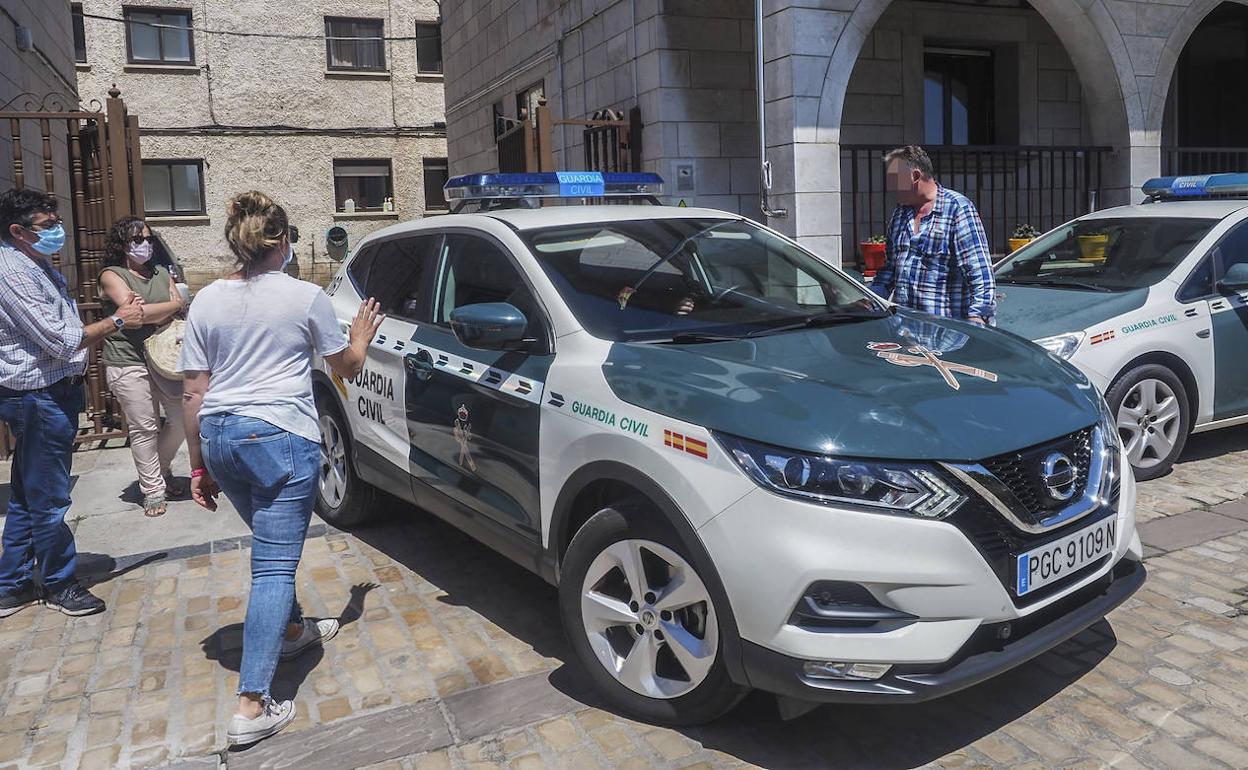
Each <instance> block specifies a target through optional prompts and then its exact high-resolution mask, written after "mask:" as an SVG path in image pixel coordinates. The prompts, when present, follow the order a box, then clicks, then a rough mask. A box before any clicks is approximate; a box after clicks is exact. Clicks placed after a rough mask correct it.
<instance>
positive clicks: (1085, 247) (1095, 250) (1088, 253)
mask: <svg viewBox="0 0 1248 770" xmlns="http://www.w3.org/2000/svg"><path fill="white" fill-rule="evenodd" d="M1108 245H1109V236H1108V235H1081V236H1079V254H1080V257H1079V258H1080V259H1081V260H1083V261H1084V262H1104V261H1105V247H1106V246H1108Z"/></svg>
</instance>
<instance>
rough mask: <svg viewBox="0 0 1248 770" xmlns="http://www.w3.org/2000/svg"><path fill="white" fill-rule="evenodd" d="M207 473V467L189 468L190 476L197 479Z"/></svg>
mask: <svg viewBox="0 0 1248 770" xmlns="http://www.w3.org/2000/svg"><path fill="white" fill-rule="evenodd" d="M207 475H208V469H207V468H193V469H192V470H191V478H193V479H198V478H202V477H204V476H207Z"/></svg>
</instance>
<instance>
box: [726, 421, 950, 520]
mask: <svg viewBox="0 0 1248 770" xmlns="http://www.w3.org/2000/svg"><path fill="white" fill-rule="evenodd" d="M715 438H716V439H717V440H718V441H719V443H720V444H722V445H723V447H724V449H725V450H727V452H728V454H729V455H731V456H732V458H733V459H735V460H736V461H737V464H738V465H740V466H741V468H742V470H744V471H745V472H746V474H747V475H748V476H749V477H750V478H752V479H754V481H755V482H757V483H758V485H759V486H761V487H763V488H764V489H767V490H770V491H772V492H775V493H777V494H781V495H785V496H788V497H797V498H802V499H805V500H812V501H815V502H823V503H847V504H850V505H854V506H863V507H867V508H872V509H876V510H879V511H881V512H885V513H899V514H910V515H913V516H921V517H924V518H928V519H943V518H944V517H946V516H948V515H949V514H951V513H953V512H954V511H955V510H957V508H958V506H960V505H961V504H962V503H963V502H964V501H965V500H966V497H965V496H964V495H963V494H962V493H960V492H958V491H957V490H956V489H954V488H953V487H951V486H950V485H949V484H948V483H946V482H945V480H944V479H943V478H941V476H940V475H939V474H938V473H937V472H936V470H935V468H934V467H932V466H928V465H923V464H915V463H900V462H891V461H880V460H853V459H840V458H836V457H829V456H827V455H817V454H810V453H807V452H799V451H796V450H792V449H782V448H780V447H774V446H770V445H767V444H759V443H755V442H753V441H747V440H745V439H742V438H737V437H736V436H728V435H724V434H722V433H716V434H715Z"/></svg>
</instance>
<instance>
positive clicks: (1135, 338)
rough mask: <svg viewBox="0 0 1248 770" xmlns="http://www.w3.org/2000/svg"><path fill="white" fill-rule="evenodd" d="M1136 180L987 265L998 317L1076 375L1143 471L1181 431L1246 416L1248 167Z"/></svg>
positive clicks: (1166, 459) (1167, 455) (1157, 464)
mask: <svg viewBox="0 0 1248 770" xmlns="http://www.w3.org/2000/svg"><path fill="white" fill-rule="evenodd" d="M1143 189H1144V193H1145V195H1146V196H1147V200H1146V202H1145V203H1143V204H1141V205H1135V206H1122V207H1119V208H1111V209H1106V210H1104V211H1098V212H1096V213H1093V214H1088V215H1086V216H1083V217H1080V218H1078V219H1076V220H1074V221H1072V222H1068V223H1066V224H1064V225H1062V226H1061V227H1059V228H1057V229H1056V230H1053V231H1052V232H1049V233H1046V234H1045V235H1043V236H1042V237H1040V238H1039V239H1037V240H1035V241H1033V242H1032V243H1031V244H1029V245H1027V246H1025V247H1024V248H1022V249H1020V250H1019V251H1018V252H1017V253H1015V254H1013V255H1012V256H1011V257H1010V258H1009V259H1007V260H1006V261H1005V262H1003V263H1002V264H1001V265H1000V266H998V268H997V270H996V278H997V285H998V291H999V296H998V300H999V302H998V314H997V322H998V324H999V325H1000V327H1001V328H1003V329H1007V330H1009V331H1012V332H1015V333H1017V334H1020V335H1022V336H1024V337H1027V338H1029V339H1033V340H1035V341H1036V342H1038V343H1039V344H1040V345H1042V346H1044V347H1045V348H1047V349H1049V350H1050V351H1051V352H1052V353H1053V354H1054V355H1056V356H1058V357H1060V358H1062V359H1064V360H1067V361H1069V362H1070V363H1072V364H1074V365H1075V366H1077V367H1079V369H1081V370H1082V371H1083V372H1084V373H1085V374H1086V375H1087V376H1088V378H1089V379H1090V380H1091V381H1092V382H1093V383H1094V384H1095V385H1096V386H1097V387H1098V388H1099V389H1100V390H1101V391H1102V392H1103V393H1104V394H1105V399H1106V401H1108V403H1109V407H1110V409H1111V411H1112V412H1113V413H1114V415H1115V423H1116V425H1117V428H1118V431H1119V433H1120V435H1121V438H1122V443H1123V446H1124V449H1125V451H1126V454H1127V458H1128V460H1129V461H1130V463H1131V465H1132V466H1133V468H1134V469H1135V477H1136V478H1137V479H1150V478H1155V477H1157V476H1160V475H1162V474H1164V473H1165V472H1167V471H1168V470H1169V469H1170V466H1171V465H1173V463H1174V461H1175V460H1176V459H1178V457H1179V454H1180V453H1181V452H1182V451H1183V445H1184V443H1185V442H1186V441H1187V437H1188V435H1189V434H1190V433H1193V432H1200V431H1205V430H1211V429H1213V428H1221V427H1225V426H1230V425H1238V424H1242V423H1245V422H1248V174H1215V175H1211V176H1201V177H1163V178H1160V179H1153V180H1151V181H1149V182H1148V183H1146V184H1145V185H1144V188H1143ZM1236 196H1237V197H1236Z"/></svg>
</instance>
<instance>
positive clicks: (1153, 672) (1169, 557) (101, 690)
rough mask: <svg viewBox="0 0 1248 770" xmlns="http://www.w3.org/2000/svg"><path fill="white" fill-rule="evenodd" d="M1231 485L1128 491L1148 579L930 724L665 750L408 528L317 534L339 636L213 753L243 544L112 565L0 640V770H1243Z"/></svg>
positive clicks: (490, 566)
mask: <svg viewBox="0 0 1248 770" xmlns="http://www.w3.org/2000/svg"><path fill="white" fill-rule="evenodd" d="M1245 471H1248V428H1245V429H1234V430H1230V431H1223V432H1221V433H1216V434H1210V435H1207V436H1197V437H1194V438H1193V439H1192V440H1191V442H1190V444H1189V450H1188V452H1187V454H1186V456H1185V459H1184V461H1183V463H1182V464H1181V465H1180V466H1178V467H1177V469H1176V470H1175V472H1174V473H1172V474H1171V475H1170V476H1168V477H1166V478H1164V479H1160V480H1158V481H1154V482H1149V483H1147V484H1145V485H1143V487H1142V492H1141V507H1140V511H1139V516H1140V519H1141V521H1145V522H1149V524H1147V525H1146V530H1145V531H1146V533H1149V532H1155V533H1156V535H1155V538H1154V537H1153V536H1152V535H1149V536H1146V537H1145V540H1146V542H1150V545H1151V546H1152V547H1150V554H1153V555H1152V556H1151V557H1150V558H1149V559H1148V567H1149V571H1150V575H1149V579H1148V582H1147V583H1146V585H1145V587H1144V588H1143V589H1142V590H1141V591H1140V592H1139V593H1138V594H1137V595H1136V596H1135V597H1133V598H1132V599H1131V600H1129V601H1128V603H1127V604H1125V605H1124V606H1123V607H1122V608H1120V609H1119V610H1117V611H1116V612H1115V613H1114V614H1113V615H1111V616H1110V618H1109V619H1108V622H1103V623H1100V624H1098V625H1097V626H1094V627H1093V628H1091V629H1089V630H1088V631H1086V632H1084V633H1083V634H1081V635H1080V636H1078V637H1076V638H1075V639H1073V640H1071V641H1070V642H1068V643H1066V644H1064V645H1062V646H1061V647H1059V648H1057V649H1055V650H1053V651H1051V652H1049V653H1048V654H1046V655H1044V656H1042V657H1040V658H1038V659H1037V660H1036V661H1033V662H1032V663H1030V664H1027V665H1024V666H1022V667H1020V668H1018V669H1016V670H1015V671H1013V672H1010V673H1008V674H1006V675H1004V676H1002V677H999V678H997V679H995V680H992V681H990V682H987V683H985V684H982V685H980V686H978V687H975V688H973V689H971V690H968V691H965V692H962V693H959V694H957V695H954V696H952V697H949V698H946V699H944V700H940V701H936V702H932V703H928V704H922V705H916V706H868V707H847V706H824V707H821V708H819V709H817V710H815V711H813V712H811V713H809V714H806V715H805V716H803V717H801V718H799V719H796V720H792V721H787V722H785V721H781V720H780V719H779V718H778V717H777V715H776V713H775V709H774V705H773V704H772V702H771V700H770V699H768V698H766V697H763V696H758V695H755V696H751V697H750V698H749V699H747V700H746V701H745V703H744V704H742V706H741V707H740V708H739V709H737V710H736V711H735V712H733V713H732V714H730V715H729V716H728V717H726V718H725V719H723V720H721V721H720V722H718V723H716V724H713V725H710V726H704V727H698V728H691V729H681V730H671V729H660V728H654V727H651V726H648V725H644V724H640V723H637V722H633V721H631V720H628V719H625V718H622V717H619V716H617V715H614V714H611V713H608V712H605V711H602V710H599V709H596V708H593V707H590V706H586V705H583V704H584V703H587V702H592V696H591V695H590V694H589V693H588V692H586V691H585V690H584V687H583V685H582V681H583V679H582V677H581V676H580V675H579V674H578V672H577V670H576V669H575V667H574V666H572V665H565V664H564V663H563V661H564V660H565V659H566V657H567V655H566V652H567V650H566V647H565V644H564V642H563V638H562V631H561V629H560V627H559V622H558V615H557V611H556V602H555V599H556V596H555V591H554V590H553V589H552V588H550V587H549V586H548V585H546V584H545V583H544V582H542V581H541V580H540V579H538V578H537V577H535V576H532V575H530V574H529V573H527V572H525V571H524V570H523V569H521V568H519V567H516V566H514V565H512V564H511V563H510V562H508V561H506V560H505V559H503V558H502V557H500V556H496V555H495V554H493V553H492V552H490V551H489V550H487V549H486V548H484V547H483V546H480V545H478V544H476V543H475V542H473V541H471V540H470V539H469V538H467V537H466V536H463V535H461V534H459V533H458V532H456V531H454V530H453V529H451V528H450V527H448V526H446V525H443V524H441V523H439V522H437V521H435V520H433V519H432V518H430V517H426V516H424V515H422V514H418V513H415V512H409V513H408V514H407V515H406V517H404V518H403V519H401V520H399V521H396V522H392V523H390V524H387V525H385V526H381V527H377V528H373V529H368V530H362V531H359V532H357V533H355V534H351V535H348V534H343V533H338V532H334V531H332V530H326V529H325V528H324V527H323V526H319V525H318V529H317V530H315V531H314V533H313V536H311V537H310V538H309V539H308V541H307V544H306V547H305V551H304V560H303V563H302V565H301V567H300V572H299V592H300V599H301V601H302V602H303V604H304V607H305V610H306V611H307V613H308V614H310V615H314V616H322V615H323V616H338V617H341V618H342V621H343V629H342V632H341V633H340V634H339V636H338V637H337V638H336V639H334V640H333V641H332V642H331V643H330V644H329V645H327V647H326V648H325V649H324V650H316V651H313V652H309V653H308V654H306V655H305V656H303V657H302V658H300V659H297V660H296V661H294V662H292V663H289V664H285V663H284V664H283V665H282V666H281V667H280V668H279V672H278V681H277V683H276V684H275V688H274V693H275V695H277V696H278V697H294V698H295V699H296V701H297V703H298V707H299V717H298V719H297V720H296V722H295V723H294V725H293V726H292V728H291V729H290V730H289V731H288V732H287V733H284V734H283V735H280V736H278V737H276V738H274V739H271V740H270V741H267V742H265V743H262V744H259V745H258V746H256V747H254V748H251V749H248V750H246V751H241V752H226V751H224V750H223V748H224V745H225V744H224V725H225V721H226V719H227V717H228V715H229V714H230V712H231V709H232V706H233V700H234V699H233V693H234V687H235V686H236V683H237V670H238V665H239V658H240V651H241V644H242V635H241V623H242V620H243V613H244V610H245V597H246V593H245V592H246V588H247V559H248V555H249V551H248V549H247V543H246V540H243V541H241V542H240V541H238V540H225V541H218V542H216V543H215V544H214V545H213V546H212V547H211V548H206V547H204V548H199V549H198V550H200V551H203V552H202V553H199V554H198V555H191V556H185V555H184V554H185V553H186V552H185V551H184V552H182V554H177V553H171V554H170V555H169V556H166V557H157V556H149V557H118V558H116V560H115V562H113V561H109V562H108V563H107V567H108V571H107V572H106V573H104V574H100V575H98V576H97V578H96V580H97V581H98V582H97V583H96V585H95V590H96V591H97V592H98V593H99V594H100V595H101V596H102V597H103V598H104V599H106V600H107V601H108V602H109V611H108V612H107V613H105V614H103V615H100V616H95V617H91V618H83V619H69V618H66V617H64V616H63V615H60V614H58V613H54V612H51V611H49V610H46V609H43V608H31V609H27V610H24V611H23V612H20V613H18V614H16V615H14V616H12V617H10V618H7V619H5V620H3V621H0V717H2V718H0V770H8V768H27V767H30V768H53V767H64V768H75V767H78V768H84V770H91V769H94V768H114V767H132V768H150V767H160V766H163V765H167V764H170V763H173V764H172V766H173V767H184V768H197V769H198V768H203V769H204V770H207V769H208V768H218V767H221V766H228V767H229V768H250V767H280V766H284V765H288V764H293V765H296V766H299V767H304V768H320V767H324V768H345V767H355V766H359V765H368V766H370V767H372V768H403V769H404V770H412V769H417V770H429V769H432V768H454V769H457V770H461V769H463V768H493V767H507V768H513V769H514V770H530V769H534V770H535V769H537V768H547V767H549V768H575V769H576V770H581V769H582V768H596V767H612V768H649V767H671V768H697V770H705V769H709V768H730V767H741V766H750V765H757V766H762V767H769V768H790V767H812V768H814V767H917V766H923V765H928V764H930V765H933V766H939V767H949V768H953V767H984V766H987V767H1010V768H1025V767H1102V766H1109V765H1112V766H1115V767H1128V768H1130V767H1164V768H1189V767H1231V768H1244V767H1248V654H1245V651H1246V650H1248V503H1246V502H1244V501H1243V500H1244V495H1245V494H1246V493H1248V473H1246V472H1245ZM1192 511H1197V512H1198V513H1195V514H1193V513H1191V512H1192ZM137 516H138V514H136V517H137ZM1171 516H1179V517H1187V518H1174V519H1170V520H1169V521H1166V517H1171ZM1188 521H1191V522H1193V524H1192V526H1190V527H1189V526H1187V525H1186V522H1188ZM1210 522H1212V524H1211V523H1210ZM142 524H143V521H142V520H141V518H136V519H135V521H134V526H135V527H139V526H141V525H142ZM1237 524H1238V525H1242V526H1237ZM1154 527H1155V529H1149V528H1154ZM1167 527H1168V528H1167ZM1201 532H1208V533H1210V537H1204V536H1202V535H1201V534H1200V533H1201ZM1193 533H1194V534H1193ZM1187 536H1191V537H1189V539H1192V538H1193V537H1194V538H1195V539H1194V540H1193V541H1192V543H1187V542H1186V541H1184V540H1183V538H1184V537H1187ZM1210 538H1211V539H1210ZM1152 540H1155V542H1151V541H1152ZM80 547H82V548H83V549H84V550H98V549H96V548H92V544H91V543H81V542H80ZM173 557H177V558H173ZM370 763H371V764H370Z"/></svg>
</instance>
